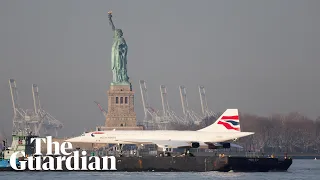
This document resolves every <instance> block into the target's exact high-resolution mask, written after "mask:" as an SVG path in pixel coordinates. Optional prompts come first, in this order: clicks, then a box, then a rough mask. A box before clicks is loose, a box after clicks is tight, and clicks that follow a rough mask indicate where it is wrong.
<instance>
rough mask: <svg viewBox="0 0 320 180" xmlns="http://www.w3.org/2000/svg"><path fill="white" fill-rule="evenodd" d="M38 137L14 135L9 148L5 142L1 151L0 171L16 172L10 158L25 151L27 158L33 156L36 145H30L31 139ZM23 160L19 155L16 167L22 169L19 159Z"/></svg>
mask: <svg viewBox="0 0 320 180" xmlns="http://www.w3.org/2000/svg"><path fill="white" fill-rule="evenodd" d="M35 137H37V136H32V135H24V134H22V133H18V134H13V135H12V144H11V147H7V142H6V141H3V145H2V149H1V150H0V171H10V170H14V169H13V168H12V167H11V165H10V157H11V155H12V154H13V153H15V152H17V151H24V152H25V154H26V155H27V156H29V155H32V154H33V152H34V145H33V144H34V143H32V144H31V143H30V141H31V138H35ZM21 158H23V157H22V154H20V156H19V155H18V157H17V159H16V166H17V167H18V168H19V167H20V161H19V159H21Z"/></svg>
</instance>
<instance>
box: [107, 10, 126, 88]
mask: <svg viewBox="0 0 320 180" xmlns="http://www.w3.org/2000/svg"><path fill="white" fill-rule="evenodd" d="M111 17H112V12H111V11H109V12H108V18H109V24H110V25H111V27H112V30H113V32H114V36H113V45H112V51H111V68H112V74H113V80H112V83H111V84H114V85H122V84H125V85H129V84H130V83H129V77H128V75H127V52H128V46H127V43H126V41H125V40H124V38H123V33H122V30H121V29H116V28H115V26H114V24H113V22H112V19H111Z"/></svg>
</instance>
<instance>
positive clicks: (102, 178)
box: [0, 160, 320, 180]
mask: <svg viewBox="0 0 320 180" xmlns="http://www.w3.org/2000/svg"><path fill="white" fill-rule="evenodd" d="M11 179H12V180H15V179H17V180H18V179H19V180H40V179H41V180H42V179H45V180H51V179H67V180H88V179H89V180H106V179H117V180H120V179H132V180H152V179H183V180H187V179H194V180H198V179H245V180H258V179H270V180H276V179H279V180H280V179H281V180H286V179H290V180H292V179H309V180H311V179H312V180H313V179H314V180H320V160H294V161H293V164H292V165H291V167H290V168H289V170H288V172H264V173H260V172H257V173H240V172H237V173H234V172H227V173H221V172H203V173H191V172H190V173H189V172H183V173H181V172H179V173H176V172H169V173H159V172H52V171H51V172H0V180H11Z"/></svg>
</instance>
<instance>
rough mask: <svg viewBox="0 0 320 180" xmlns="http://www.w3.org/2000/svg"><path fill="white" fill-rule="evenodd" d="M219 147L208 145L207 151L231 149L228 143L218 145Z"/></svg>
mask: <svg viewBox="0 0 320 180" xmlns="http://www.w3.org/2000/svg"><path fill="white" fill-rule="evenodd" d="M219 144H220V145H217V146H216V145H214V144H208V149H229V148H230V147H231V144H230V143H225V142H222V143H219Z"/></svg>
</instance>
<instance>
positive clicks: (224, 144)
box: [222, 143, 231, 149]
mask: <svg viewBox="0 0 320 180" xmlns="http://www.w3.org/2000/svg"><path fill="white" fill-rule="evenodd" d="M222 147H223V148H224V149H229V148H230V147H231V144H230V143H222Z"/></svg>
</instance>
